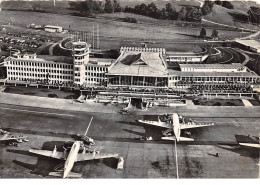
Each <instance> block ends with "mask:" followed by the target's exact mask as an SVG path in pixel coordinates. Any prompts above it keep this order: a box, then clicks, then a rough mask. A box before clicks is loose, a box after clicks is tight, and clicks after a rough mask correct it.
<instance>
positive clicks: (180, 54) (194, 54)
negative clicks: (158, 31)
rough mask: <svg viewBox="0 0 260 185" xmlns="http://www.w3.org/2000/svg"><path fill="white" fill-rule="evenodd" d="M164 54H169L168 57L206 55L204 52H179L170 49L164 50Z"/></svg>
mask: <svg viewBox="0 0 260 185" xmlns="http://www.w3.org/2000/svg"><path fill="white" fill-rule="evenodd" d="M166 55H167V56H170V57H203V56H205V55H207V54H206V53H203V52H201V53H185V52H183V53H180V52H171V51H167V52H166Z"/></svg>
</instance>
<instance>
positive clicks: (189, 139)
mask: <svg viewBox="0 0 260 185" xmlns="http://www.w3.org/2000/svg"><path fill="white" fill-rule="evenodd" d="M180 141H194V139H193V138H188V137H180Z"/></svg>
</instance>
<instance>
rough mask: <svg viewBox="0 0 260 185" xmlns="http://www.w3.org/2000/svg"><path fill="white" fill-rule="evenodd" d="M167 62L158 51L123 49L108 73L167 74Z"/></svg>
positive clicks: (162, 75)
mask: <svg viewBox="0 0 260 185" xmlns="http://www.w3.org/2000/svg"><path fill="white" fill-rule="evenodd" d="M167 74H168V70H167V64H166V62H165V60H164V59H163V57H162V56H161V55H160V53H159V52H158V53H154V52H151V53H150V52H134V51H125V52H122V53H121V55H120V56H119V57H118V59H117V60H116V62H115V64H114V65H113V66H112V67H111V69H110V70H109V72H108V75H130V76H160V77H164V76H167Z"/></svg>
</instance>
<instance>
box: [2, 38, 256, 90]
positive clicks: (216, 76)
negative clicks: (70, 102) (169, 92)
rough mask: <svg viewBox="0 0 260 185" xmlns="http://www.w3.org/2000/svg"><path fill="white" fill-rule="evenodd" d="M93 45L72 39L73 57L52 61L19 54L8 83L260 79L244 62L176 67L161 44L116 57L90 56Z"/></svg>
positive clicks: (145, 84) (146, 85) (11, 61)
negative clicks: (174, 67) (69, 59)
mask: <svg viewBox="0 0 260 185" xmlns="http://www.w3.org/2000/svg"><path fill="white" fill-rule="evenodd" d="M89 55H90V45H89V44H88V43H86V42H73V44H72V58H73V59H72V60H71V61H70V62H63V61H60V62H57V61H49V60H45V59H42V58H38V57H37V56H36V54H34V53H19V52H17V53H15V54H13V55H12V56H10V57H8V58H6V59H5V61H4V65H5V66H6V67H7V82H8V81H9V82H11V81H13V82H15V81H23V82H25V83H28V81H29V82H35V83H45V84H63V85H70V86H78V87H82V88H87V87H100V86H102V87H107V88H112V89H113V88H125V87H126V88H128V89H138V88H139V89H156V88H160V89H180V88H181V89H187V88H190V87H191V86H192V85H194V84H197V85H205V84H227V83H228V84H230V83H231V84H232V83H233V84H235V83H236V84H249V85H254V84H259V83H260V78H259V76H258V75H257V74H256V73H255V72H253V71H251V70H250V69H249V68H247V67H246V66H243V65H242V64H240V63H235V64H203V63H202V62H200V63H197V62H196V63H189V62H187V63H178V62H177V63H178V66H179V69H172V68H171V67H170V66H169V63H168V62H167V53H166V51H165V49H163V48H139V47H122V48H121V49H120V56H119V57H118V58H117V59H116V60H114V59H105V58H90V57H89Z"/></svg>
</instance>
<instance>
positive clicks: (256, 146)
mask: <svg viewBox="0 0 260 185" xmlns="http://www.w3.org/2000/svg"><path fill="white" fill-rule="evenodd" d="M239 145H242V146H248V147H253V148H260V144H254V143H239Z"/></svg>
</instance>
